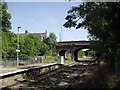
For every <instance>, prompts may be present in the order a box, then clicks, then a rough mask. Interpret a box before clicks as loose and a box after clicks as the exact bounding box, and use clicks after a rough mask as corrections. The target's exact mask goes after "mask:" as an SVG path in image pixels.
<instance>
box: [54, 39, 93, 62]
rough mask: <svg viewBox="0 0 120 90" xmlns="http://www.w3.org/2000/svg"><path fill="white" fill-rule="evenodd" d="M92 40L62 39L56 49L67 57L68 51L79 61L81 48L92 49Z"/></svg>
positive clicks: (72, 58) (73, 58)
mask: <svg viewBox="0 0 120 90" xmlns="http://www.w3.org/2000/svg"><path fill="white" fill-rule="evenodd" d="M91 42H92V41H62V42H58V43H57V45H56V51H57V53H58V55H59V56H64V58H65V57H66V52H67V53H68V55H69V58H70V59H71V60H75V61H78V52H79V50H81V49H92V48H93V47H92V45H91Z"/></svg>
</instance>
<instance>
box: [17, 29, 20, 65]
mask: <svg viewBox="0 0 120 90" xmlns="http://www.w3.org/2000/svg"><path fill="white" fill-rule="evenodd" d="M17 28H18V32H17V49H16V52H17V66H19V52H20V50H19V29H20V28H21V27H17Z"/></svg>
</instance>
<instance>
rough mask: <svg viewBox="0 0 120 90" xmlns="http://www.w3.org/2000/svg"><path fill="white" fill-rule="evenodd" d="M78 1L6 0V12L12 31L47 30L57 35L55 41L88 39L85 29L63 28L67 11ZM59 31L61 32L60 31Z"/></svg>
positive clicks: (39, 31)
mask: <svg viewBox="0 0 120 90" xmlns="http://www.w3.org/2000/svg"><path fill="white" fill-rule="evenodd" d="M79 4H80V2H8V12H9V13H10V14H11V16H12V19H11V23H12V32H14V33H17V27H19V26H20V27H21V28H20V31H19V33H24V32H25V30H28V32H29V33H43V32H45V31H46V30H47V32H48V35H49V33H51V32H54V34H55V35H56V36H57V41H59V40H60V38H61V39H62V41H79V40H88V38H87V36H88V33H87V30H84V29H78V30H76V29H75V28H70V29H67V28H64V27H63V24H64V23H65V22H66V20H65V17H66V16H67V11H68V10H69V9H70V8H71V7H72V6H78V5H79ZM60 32H61V33H60Z"/></svg>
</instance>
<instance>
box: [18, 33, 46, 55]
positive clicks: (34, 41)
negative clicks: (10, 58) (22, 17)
mask: <svg viewBox="0 0 120 90" xmlns="http://www.w3.org/2000/svg"><path fill="white" fill-rule="evenodd" d="M20 50H21V52H20V55H21V56H38V55H44V54H46V53H47V51H48V46H47V45H46V44H45V43H43V42H42V41H41V40H40V38H39V36H38V35H36V34H23V35H20Z"/></svg>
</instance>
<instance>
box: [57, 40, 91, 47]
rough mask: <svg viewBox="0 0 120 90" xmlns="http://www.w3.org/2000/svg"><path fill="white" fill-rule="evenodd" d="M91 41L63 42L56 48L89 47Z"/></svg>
mask: <svg viewBox="0 0 120 90" xmlns="http://www.w3.org/2000/svg"><path fill="white" fill-rule="evenodd" d="M90 42H91V41H63V42H58V43H57V46H79V45H90Z"/></svg>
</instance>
